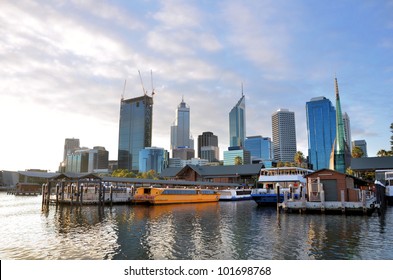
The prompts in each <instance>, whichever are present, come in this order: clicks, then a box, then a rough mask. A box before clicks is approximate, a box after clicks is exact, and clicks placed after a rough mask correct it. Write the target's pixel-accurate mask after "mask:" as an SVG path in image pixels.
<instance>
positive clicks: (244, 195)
mask: <svg viewBox="0 0 393 280" xmlns="http://www.w3.org/2000/svg"><path fill="white" fill-rule="evenodd" d="M217 192H218V193H219V194H220V200H224V201H236V200H249V199H251V189H226V190H217Z"/></svg>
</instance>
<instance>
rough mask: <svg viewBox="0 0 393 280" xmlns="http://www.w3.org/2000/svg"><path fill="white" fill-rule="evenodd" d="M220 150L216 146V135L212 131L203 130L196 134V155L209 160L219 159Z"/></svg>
mask: <svg viewBox="0 0 393 280" xmlns="http://www.w3.org/2000/svg"><path fill="white" fill-rule="evenodd" d="M219 153H220V150H219V148H218V137H217V136H216V135H214V134H213V133H212V132H210V131H207V132H203V133H202V135H199V136H198V157H199V158H201V159H207V160H208V161H209V162H216V161H219Z"/></svg>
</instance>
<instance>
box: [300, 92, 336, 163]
mask: <svg viewBox="0 0 393 280" xmlns="http://www.w3.org/2000/svg"><path fill="white" fill-rule="evenodd" d="M306 115H307V136H308V158H309V162H310V164H312V168H313V169H314V170H319V169H323V168H329V160H330V154H331V152H332V147H333V143H334V139H335V138H336V110H335V108H334V107H333V105H332V102H330V100H329V99H327V98H326V97H323V96H321V97H315V98H312V99H311V100H310V101H309V102H307V103H306Z"/></svg>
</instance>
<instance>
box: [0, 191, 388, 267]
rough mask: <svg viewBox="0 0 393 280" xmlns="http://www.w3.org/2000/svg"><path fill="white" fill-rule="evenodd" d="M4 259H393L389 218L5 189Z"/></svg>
mask: <svg viewBox="0 0 393 280" xmlns="http://www.w3.org/2000/svg"><path fill="white" fill-rule="evenodd" d="M0 238H1V242H0V259H3V260H37V259H44V260H84V259H88V260H104V259H112V260H224V259H225V260H310V259H315V260H344V259H345V260H346V259H349V260H360V259H362V260H363V259H365V260H392V259H393V250H392V249H393V207H390V208H387V210H386V212H385V214H384V215H382V216H380V217H379V216H378V215H377V214H373V215H372V216H362V215H360V216H345V215H319V214H286V213H280V214H277V212H276V209H275V208H260V207H258V206H257V205H256V203H255V202H254V201H239V202H219V203H204V204H182V205H165V206H139V205H138V206H135V205H117V206H113V207H109V206H106V207H98V206H82V207H76V206H73V207H71V206H59V207H57V208H56V206H54V205H53V206H50V209H49V211H48V212H46V213H45V212H42V211H41V196H37V197H21V196H19V197H17V196H13V195H6V194H5V193H0Z"/></svg>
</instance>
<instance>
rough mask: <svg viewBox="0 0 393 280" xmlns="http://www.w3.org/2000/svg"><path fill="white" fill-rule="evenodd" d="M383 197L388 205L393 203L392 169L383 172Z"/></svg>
mask: <svg viewBox="0 0 393 280" xmlns="http://www.w3.org/2000/svg"><path fill="white" fill-rule="evenodd" d="M385 198H386V201H387V203H388V204H389V205H393V171H389V172H385Z"/></svg>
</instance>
